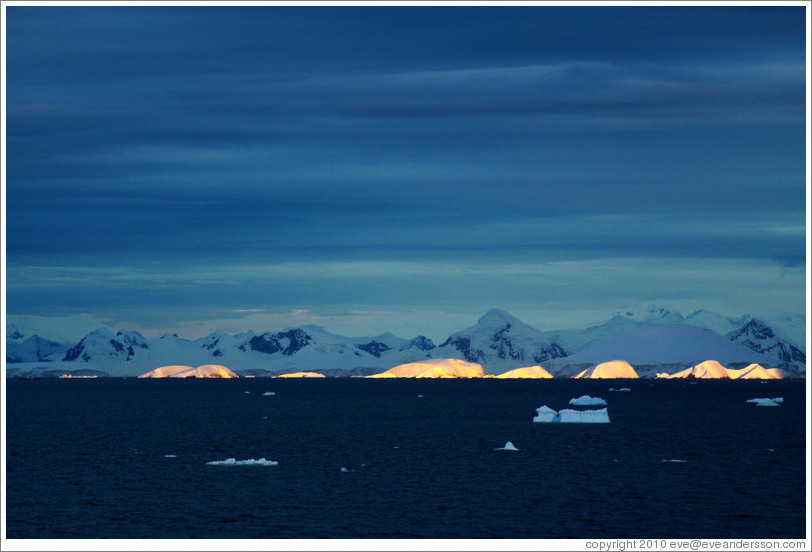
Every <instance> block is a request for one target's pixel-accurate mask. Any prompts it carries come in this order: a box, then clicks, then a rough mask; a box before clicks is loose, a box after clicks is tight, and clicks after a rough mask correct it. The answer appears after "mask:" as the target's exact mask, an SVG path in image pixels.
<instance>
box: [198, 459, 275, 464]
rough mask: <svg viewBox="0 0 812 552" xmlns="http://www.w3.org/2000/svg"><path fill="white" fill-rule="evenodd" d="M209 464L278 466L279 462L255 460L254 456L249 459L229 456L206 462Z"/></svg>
mask: <svg viewBox="0 0 812 552" xmlns="http://www.w3.org/2000/svg"><path fill="white" fill-rule="evenodd" d="M206 464H207V465H209V466H276V465H277V464H279V462H276V461H274V460H265V459H264V458H260V459H259V460H255V459H253V458H249V459H247V460H237V459H236V458H227V459H226V460H214V461H212V462H206Z"/></svg>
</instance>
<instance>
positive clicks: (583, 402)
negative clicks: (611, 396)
mask: <svg viewBox="0 0 812 552" xmlns="http://www.w3.org/2000/svg"><path fill="white" fill-rule="evenodd" d="M570 404H571V405H573V406H606V401H605V400H603V399H602V398H600V397H590V396H589V395H581V396H580V397H578V398H577V399H570Z"/></svg>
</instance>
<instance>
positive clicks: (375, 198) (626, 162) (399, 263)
mask: <svg viewBox="0 0 812 552" xmlns="http://www.w3.org/2000/svg"><path fill="white" fill-rule="evenodd" d="M3 9H4V15H5V18H4V21H5V24H6V33H7V34H6V44H5V45H4V46H5V47H4V49H3V51H4V55H5V56H6V71H7V81H6V83H5V86H6V94H5V96H4V97H5V101H6V106H5V109H4V110H3V117H4V118H5V122H6V127H5V128H6V136H5V138H6V140H5V141H4V144H6V155H5V156H4V161H3V162H4V163H5V164H6V173H5V177H6V178H5V180H4V182H3V185H4V192H5V197H6V203H5V205H4V206H5V208H6V216H5V217H4V225H5V233H4V238H5V240H6V242H5V243H6V247H5V250H4V258H5V266H4V275H3V278H4V282H5V293H6V302H5V305H4V316H5V315H6V314H8V315H38V316H43V315H49V316H70V315H73V314H78V313H85V312H86V313H90V314H91V315H92V316H94V317H96V318H97V319H99V320H100V321H102V322H104V323H105V324H109V325H111V326H112V327H115V328H122V329H125V328H126V329H131V330H137V331H139V332H141V333H142V334H144V335H153V334H161V333H177V334H178V335H198V336H201V337H202V336H205V335H208V334H209V333H211V332H212V331H215V330H220V331H226V332H227V333H233V332H235V331H245V330H246V329H252V328H263V327H270V328H287V327H296V326H302V325H308V324H313V325H318V326H321V327H324V328H325V329H327V330H328V331H330V332H331V333H337V334H339V335H347V336H359V337H361V336H370V335H378V334H380V333H382V332H386V331H388V332H392V333H393V334H395V335H398V336H403V335H406V336H414V335H425V336H427V337H430V338H431V339H432V340H437V339H438V336H442V337H440V338H439V339H444V337H445V336H448V335H450V334H451V333H453V332H455V331H459V330H460V329H462V328H465V327H468V326H470V325H473V324H475V323H476V321H477V320H478V318H479V317H480V316H482V314H483V313H485V312H486V311H487V310H489V309H490V308H492V307H493V306H495V305H498V306H499V307H500V308H502V309H504V310H506V311H507V312H510V313H511V314H513V315H514V316H516V317H517V318H519V319H520V320H522V321H525V322H526V323H527V324H529V325H531V326H533V327H535V328H537V329H539V330H541V331H549V330H556V329H569V328H579V327H586V326H588V325H591V324H597V323H601V322H602V321H605V320H608V319H609V318H610V317H611V314H612V313H615V312H618V311H622V310H624V309H625V310H629V311H633V312H638V311H641V310H642V309H644V308H645V307H646V306H647V305H651V304H658V305H666V306H668V307H669V308H671V309H673V310H676V311H679V312H681V313H691V312H693V311H695V310H697V309H706V310H709V311H713V312H718V313H723V314H724V315H725V316H739V315H741V314H751V315H754V316H757V317H760V318H765V319H769V318H771V317H775V316H778V315H780V314H783V313H799V314H801V313H805V312H806V309H807V302H808V298H807V295H806V294H807V262H808V261H807V251H806V243H807V240H808V239H809V231H810V229H809V227H808V224H807V211H806V209H807V201H806V199H807V195H808V193H809V189H808V187H809V175H808V173H807V160H806V155H807V152H806V133H807V124H808V122H807V121H806V101H807V100H808V91H806V87H808V74H807V71H806V38H807V29H806V20H805V8H804V7H803V6H778V7H775V6H759V7H750V6H724V7H722V6H716V7H711V6H662V5H654V6H606V5H598V6H590V7H582V6H578V7H565V6H551V5H537V6H477V7H476V8H473V7H472V6H454V7H437V6H432V7H428V6H425V5H421V6H414V7H399V6H355V7H334V6H321V7H315V6H308V7H293V6H243V7H220V6H211V7H209V6H207V7H205V8H200V7H192V6H182V7H169V6H154V7H146V6H115V5H113V6H100V7H99V6H94V7H77V6H70V5H67V6H36V7H33V6H8V5H5V4H4V6H3ZM43 34H45V35H47V36H48V40H42V39H41V38H42V36H43ZM99 45H104V46H105V47H103V48H100V47H99ZM806 316H808V313H807V315H806ZM807 325H808V319H807ZM240 328H243V329H242V330H240Z"/></svg>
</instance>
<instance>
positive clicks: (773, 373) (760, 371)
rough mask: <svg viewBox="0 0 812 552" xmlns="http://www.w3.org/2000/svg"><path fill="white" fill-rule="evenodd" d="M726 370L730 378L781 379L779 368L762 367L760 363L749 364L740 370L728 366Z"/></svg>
mask: <svg viewBox="0 0 812 552" xmlns="http://www.w3.org/2000/svg"><path fill="white" fill-rule="evenodd" d="M727 371H728V373H729V374H730V377H731V378H732V379H760V380H769V379H783V375H782V373H781V370H780V369H779V368H764V367H763V366H762V365H761V364H751V365H749V366H747V367H746V368H742V369H740V370H731V369H729V368H728V370H727Z"/></svg>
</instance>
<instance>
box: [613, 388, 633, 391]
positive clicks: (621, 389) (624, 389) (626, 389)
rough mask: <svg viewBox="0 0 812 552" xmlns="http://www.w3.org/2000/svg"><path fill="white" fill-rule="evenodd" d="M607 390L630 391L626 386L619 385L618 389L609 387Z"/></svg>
mask: <svg viewBox="0 0 812 552" xmlns="http://www.w3.org/2000/svg"><path fill="white" fill-rule="evenodd" d="M609 391H631V389H629V388H628V387H621V388H620V389H615V388H614V387H610V388H609Z"/></svg>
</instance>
